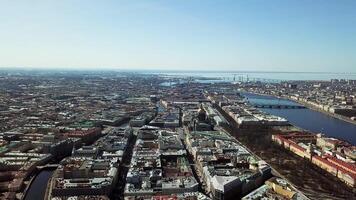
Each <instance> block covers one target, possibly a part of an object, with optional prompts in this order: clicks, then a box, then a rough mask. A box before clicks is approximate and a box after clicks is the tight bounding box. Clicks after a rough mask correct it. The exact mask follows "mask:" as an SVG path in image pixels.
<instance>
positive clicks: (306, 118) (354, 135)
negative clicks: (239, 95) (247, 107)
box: [243, 93, 356, 145]
mask: <svg viewBox="0 0 356 200" xmlns="http://www.w3.org/2000/svg"><path fill="white" fill-rule="evenodd" d="M243 95H244V96H245V97H247V98H248V100H249V101H250V102H251V103H252V104H254V103H266V104H283V105H285V104H287V105H299V104H297V103H295V102H293V101H290V100H286V99H279V98H276V97H272V96H265V95H257V94H251V93H243ZM261 110H263V111H265V112H267V113H270V114H273V115H277V116H280V117H284V118H286V119H287V120H288V121H289V122H290V123H291V124H293V125H296V126H298V127H300V128H303V129H306V130H309V131H312V132H314V133H320V132H321V133H323V134H325V135H327V136H331V137H335V138H339V139H342V140H345V141H348V142H350V143H351V144H353V145H355V144H356V125H354V124H351V123H348V122H345V121H342V120H339V119H336V118H334V117H331V116H328V115H326V114H323V113H320V112H318V111H315V110H311V109H270V108H264V109H261Z"/></svg>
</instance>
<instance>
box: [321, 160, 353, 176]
mask: <svg viewBox="0 0 356 200" xmlns="http://www.w3.org/2000/svg"><path fill="white" fill-rule="evenodd" d="M326 159H328V161H330V162H332V163H334V164H335V165H337V166H339V167H342V168H344V169H347V170H350V171H351V172H352V173H354V174H356V165H355V164H351V163H347V162H344V161H342V160H340V159H337V158H335V157H333V156H327V157H326Z"/></svg>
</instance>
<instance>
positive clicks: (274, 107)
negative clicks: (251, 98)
mask: <svg viewBox="0 0 356 200" xmlns="http://www.w3.org/2000/svg"><path fill="white" fill-rule="evenodd" d="M253 106H254V107H255V108H272V109H305V108H306V107H305V106H302V105H286V104H253Z"/></svg>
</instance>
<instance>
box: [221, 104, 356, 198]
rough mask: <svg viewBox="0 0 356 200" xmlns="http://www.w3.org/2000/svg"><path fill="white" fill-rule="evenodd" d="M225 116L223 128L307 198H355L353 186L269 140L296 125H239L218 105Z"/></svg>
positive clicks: (292, 128) (293, 128)
mask: <svg viewBox="0 0 356 200" xmlns="http://www.w3.org/2000/svg"><path fill="white" fill-rule="evenodd" d="M219 111H220V112H221V114H223V116H224V117H225V119H227V120H228V122H229V123H228V125H226V126H225V127H224V129H225V130H226V131H227V132H229V133H230V134H231V135H233V136H234V137H235V138H236V139H237V140H239V141H240V142H241V143H242V144H243V145H245V146H246V147H247V148H249V149H250V150H251V151H252V152H254V153H255V154H256V155H257V156H259V157H260V158H261V159H263V160H265V161H266V162H267V163H268V164H269V165H270V166H271V167H272V168H273V169H275V170H276V171H277V173H278V175H280V176H282V178H285V179H286V180H288V181H289V182H291V183H292V184H293V185H294V186H295V187H296V188H297V189H298V190H300V191H301V192H303V193H304V194H305V195H306V196H307V197H308V198H310V199H356V190H355V189H353V188H351V187H349V186H347V185H345V184H344V183H343V182H341V181H340V180H339V179H338V178H337V177H335V176H333V175H331V174H329V173H328V172H326V171H324V170H323V169H321V168H319V167H317V166H315V165H313V164H312V163H311V162H310V161H308V160H306V159H303V158H301V157H299V156H297V155H295V154H294V153H292V152H290V151H288V150H285V149H283V148H282V147H281V146H279V145H277V144H275V143H274V142H273V141H272V135H273V134H276V133H278V132H279V133H280V131H281V130H282V131H286V132H288V131H290V130H295V129H299V128H298V127H295V126H292V125H291V126H285V127H283V128H282V129H278V130H277V129H241V128H238V127H237V125H236V122H235V121H234V120H233V119H232V118H231V117H230V116H229V115H228V114H226V113H225V112H223V111H222V110H221V109H220V110H219Z"/></svg>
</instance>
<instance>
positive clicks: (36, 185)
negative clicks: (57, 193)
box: [24, 169, 54, 200]
mask: <svg viewBox="0 0 356 200" xmlns="http://www.w3.org/2000/svg"><path fill="white" fill-rule="evenodd" d="M53 172H54V169H44V170H42V171H41V172H40V173H39V174H38V175H37V176H36V177H35V179H34V180H33V182H32V183H31V185H30V187H29V189H28V191H27V193H26V196H25V198H24V200H34V199H36V200H41V199H44V198H45V194H46V188H47V183H48V180H49V179H50V178H51V176H52V174H53Z"/></svg>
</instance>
